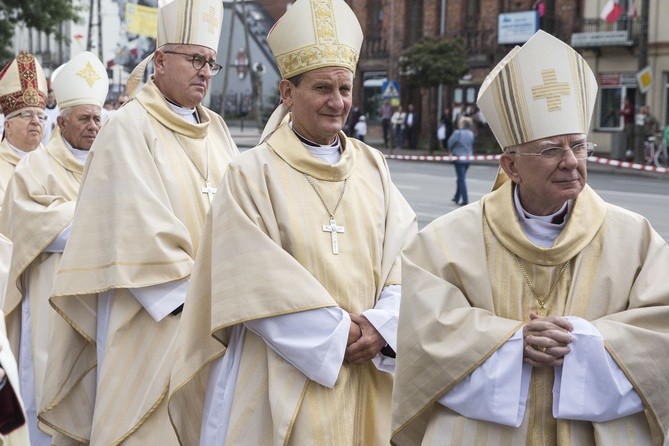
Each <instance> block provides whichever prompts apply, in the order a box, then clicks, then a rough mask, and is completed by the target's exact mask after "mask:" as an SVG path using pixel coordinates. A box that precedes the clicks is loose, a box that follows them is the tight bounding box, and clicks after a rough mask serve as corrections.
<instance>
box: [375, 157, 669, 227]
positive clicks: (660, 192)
mask: <svg viewBox="0 0 669 446" xmlns="http://www.w3.org/2000/svg"><path fill="white" fill-rule="evenodd" d="M388 164H389V166H390V170H391V173H392V177H393V181H394V182H395V184H396V185H397V187H398V188H399V190H400V191H401V192H402V194H403V195H404V197H405V198H406V199H407V201H408V202H409V204H411V206H412V207H413V209H414V211H415V212H416V215H417V216H418V225H419V227H420V228H422V227H424V226H425V225H426V224H428V223H429V222H431V221H432V220H434V219H435V218H437V217H439V216H440V215H442V214H445V213H447V212H450V211H452V210H453V209H455V208H457V206H456V205H455V204H454V203H453V202H452V201H451V198H453V194H454V192H455V169H454V168H453V166H452V165H451V164H446V163H440V162H416V161H398V160H388ZM496 172H497V167H496V166H494V165H492V164H486V165H483V164H472V165H471V167H470V168H469V171H468V172H467V189H468V191H469V201H470V202H473V201H476V200H478V199H480V198H481V197H482V196H483V195H484V194H485V193H487V192H489V191H490V187H491V186H492V182H493V180H494V178H495V174H496ZM588 183H589V184H590V186H591V187H592V188H593V189H594V190H595V191H597V193H598V194H599V195H600V196H601V197H602V198H604V200H606V201H608V202H609V203H612V204H615V205H618V206H621V207H623V208H625V209H629V210H631V211H634V212H636V213H639V214H641V215H643V216H644V217H646V218H648V220H649V221H650V222H651V224H652V225H653V228H655V230H656V231H657V232H658V233H659V234H660V235H661V236H662V237H663V238H664V239H665V240H669V218H668V217H669V174H665V175H664V176H657V175H656V176H650V175H642V174H637V173H630V172H624V171H621V170H617V171H600V169H597V168H596V166H593V167H592V168H591V169H590V170H589V171H588Z"/></svg>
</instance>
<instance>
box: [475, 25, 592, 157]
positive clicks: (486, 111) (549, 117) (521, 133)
mask: <svg viewBox="0 0 669 446" xmlns="http://www.w3.org/2000/svg"><path fill="white" fill-rule="evenodd" d="M596 97H597V81H596V79H595V75H594V74H593V72H592V70H591V69H590V67H589V66H588V64H587V63H586V62H585V60H584V59H583V58H582V57H581V56H580V55H579V54H578V53H577V52H576V51H574V50H573V49H572V48H571V47H570V46H569V45H567V44H565V43H564V42H562V41H561V40H559V39H557V38H555V37H553V36H552V35H550V34H548V33H546V32H544V31H538V32H537V33H536V34H534V36H532V37H531V38H530V40H528V41H527V42H526V43H525V44H524V45H523V46H522V47H515V48H514V49H513V50H511V52H510V53H509V54H507V56H506V57H505V58H504V59H502V61H501V62H500V63H499V64H497V66H496V67H495V68H493V70H492V71H491V72H490V74H489V75H488V77H486V79H485V80H484V81H483V84H482V85H481V89H480V91H479V95H478V99H477V101H476V104H477V105H478V107H479V108H480V109H481V112H483V115H484V116H485V118H486V120H487V121H488V124H489V125H490V128H491V129H492V131H493V133H494V134H495V138H497V142H498V143H499V145H500V146H501V147H502V148H505V147H509V146H514V145H518V144H524V143H526V142H530V141H535V140H537V139H541V138H546V137H549V136H555V135H565V134H570V133H585V134H587V133H588V129H589V127H590V118H591V117H592V112H593V108H594V106H595V99H596Z"/></svg>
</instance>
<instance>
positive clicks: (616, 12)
mask: <svg viewBox="0 0 669 446" xmlns="http://www.w3.org/2000/svg"><path fill="white" fill-rule="evenodd" d="M622 13H623V7H622V6H620V4H619V3H618V2H617V1H614V0H609V1H608V2H606V4H605V5H604V9H602V13H601V14H600V17H601V18H602V20H606V21H607V22H608V23H615V22H616V20H618V17H620V15H621V14H622Z"/></svg>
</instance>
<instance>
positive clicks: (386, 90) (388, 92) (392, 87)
mask: <svg viewBox="0 0 669 446" xmlns="http://www.w3.org/2000/svg"><path fill="white" fill-rule="evenodd" d="M381 96H382V97H383V99H399V98H400V83H399V82H397V81H385V82H384V83H383V85H382V86H381Z"/></svg>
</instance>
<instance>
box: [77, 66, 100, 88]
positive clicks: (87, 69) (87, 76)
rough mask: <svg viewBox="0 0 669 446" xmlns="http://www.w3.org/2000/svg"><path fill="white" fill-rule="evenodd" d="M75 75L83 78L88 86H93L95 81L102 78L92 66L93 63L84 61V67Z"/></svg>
mask: <svg viewBox="0 0 669 446" xmlns="http://www.w3.org/2000/svg"><path fill="white" fill-rule="evenodd" d="M77 76H79V77H81V78H82V79H83V80H85V81H86V83H87V84H88V86H89V87H93V85H94V84H95V83H96V82H97V81H99V80H100V79H102V77H101V76H100V75H99V74H98V73H97V72H96V71H95V68H93V65H91V63H90V62H86V65H84V68H82V69H81V70H79V71H77Z"/></svg>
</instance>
